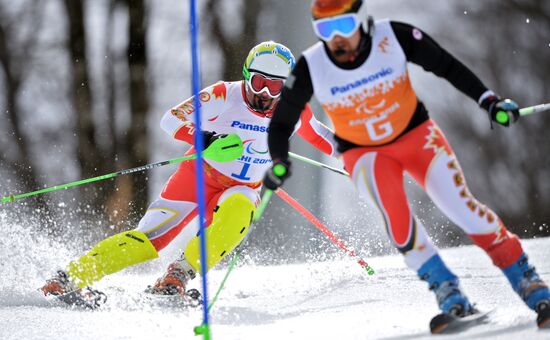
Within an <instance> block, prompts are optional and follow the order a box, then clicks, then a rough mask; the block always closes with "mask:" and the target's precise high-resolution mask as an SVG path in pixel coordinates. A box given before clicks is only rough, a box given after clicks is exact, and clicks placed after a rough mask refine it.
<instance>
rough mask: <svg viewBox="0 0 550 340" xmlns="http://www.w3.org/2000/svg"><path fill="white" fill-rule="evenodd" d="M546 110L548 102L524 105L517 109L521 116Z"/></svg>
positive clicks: (549, 108)
mask: <svg viewBox="0 0 550 340" xmlns="http://www.w3.org/2000/svg"><path fill="white" fill-rule="evenodd" d="M548 110H550V103H547V104H540V105H535V106H529V107H525V108H523V109H520V110H519V114H520V115H521V116H527V115H530V114H533V113H539V112H543V111H548Z"/></svg>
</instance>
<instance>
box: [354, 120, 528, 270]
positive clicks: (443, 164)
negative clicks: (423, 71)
mask: <svg viewBox="0 0 550 340" xmlns="http://www.w3.org/2000/svg"><path fill="white" fill-rule="evenodd" d="M343 159H344V163H345V167H346V169H347V170H348V171H350V172H351V178H352V180H353V183H354V184H355V187H356V188H357V190H358V191H359V194H360V195H361V196H362V197H363V198H365V199H366V200H367V201H368V202H369V203H370V204H371V205H372V206H374V207H376V208H377V209H378V210H379V211H380V212H381V214H382V217H383V220H384V222H385V226H386V230H387V232H388V235H389V237H390V239H391V241H392V243H393V244H394V245H395V247H396V248H397V249H398V250H399V251H400V252H401V253H403V255H404V256H405V262H406V263H407V265H408V266H409V267H411V268H412V269H414V270H417V269H418V268H420V267H421V266H422V264H424V263H425V262H426V261H427V260H428V259H429V258H430V257H432V256H433V255H434V254H435V253H436V252H437V250H436V248H435V246H434V245H433V244H432V242H431V241H430V239H429V237H428V236H427V234H426V231H425V229H424V226H423V225H422V224H421V223H420V221H419V220H418V219H417V218H416V217H415V216H414V215H413V214H412V212H411V210H410V207H409V203H408V201H407V197H406V194H405V189H404V184H403V174H404V173H405V171H406V172H407V173H408V174H409V175H411V176H412V177H413V178H414V180H415V181H416V182H417V183H418V185H420V186H421V187H422V188H423V189H424V191H425V192H426V193H427V194H428V196H430V198H431V199H432V201H433V202H434V203H435V204H436V205H437V206H438V207H439V209H441V211H443V213H445V214H446V215H447V216H448V217H449V219H451V221H452V222H454V223H455V224H456V225H458V226H459V227H460V228H461V229H462V230H464V232H466V233H467V234H468V236H469V237H470V238H471V239H472V241H473V242H474V243H475V244H477V245H478V246H480V247H481V248H483V249H484V250H485V251H486V252H487V253H488V254H489V256H490V257H491V259H492V260H493V263H494V264H495V265H496V266H498V267H499V268H506V267H508V266H509V265H511V264H512V263H513V262H514V261H516V260H517V259H518V258H519V256H520V255H521V253H522V248H521V244H520V242H519V240H518V238H517V236H516V235H514V234H512V233H510V232H508V231H507V230H506V228H505V226H504V224H503V223H502V221H501V220H500V218H499V217H498V216H497V215H496V214H495V213H494V212H493V211H492V210H491V209H489V208H488V207H486V206H485V205H483V204H481V203H480V202H479V201H477V200H476V199H475V198H474V197H473V195H472V193H471V192H470V190H469V189H468V186H467V185H466V180H465V178H464V175H463V172H462V169H461V168H460V164H459V163H458V160H457V159H456V157H455V154H454V152H453V150H452V149H451V147H450V145H449V143H448V142H447V139H446V138H445V136H444V135H443V132H442V131H441V130H440V129H439V127H438V126H437V125H436V123H435V122H434V121H432V120H428V121H426V122H424V123H422V124H421V125H420V126H418V127H416V128H414V129H413V130H411V131H409V132H408V133H407V134H405V135H403V136H401V137H400V138H399V139H397V140H396V141H394V142H392V143H390V144H387V145H382V146H376V147H360V148H354V149H351V150H348V151H346V152H345V153H344V154H343Z"/></svg>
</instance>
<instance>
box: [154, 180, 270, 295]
mask: <svg viewBox="0 0 550 340" xmlns="http://www.w3.org/2000/svg"><path fill="white" fill-rule="evenodd" d="M259 200H260V196H259V193H258V191H257V190H254V189H251V188H249V187H246V186H234V187H231V188H229V189H227V190H226V191H224V192H223V193H222V194H220V195H217V196H215V197H214V198H213V199H212V201H211V202H210V204H209V206H211V207H212V210H213V212H214V213H213V217H212V223H211V224H210V225H209V226H208V228H206V238H207V240H208V242H207V269H210V268H212V267H213V266H215V265H216V264H217V263H218V262H220V261H221V260H222V259H223V258H224V257H225V256H227V254H229V253H230V252H231V251H232V250H233V249H235V247H237V245H238V244H239V243H240V242H241V241H242V240H243V239H244V237H245V236H246V234H247V233H248V230H249V228H248V227H249V225H250V223H251V221H252V217H253V215H254V212H255V210H256V206H257V204H258V203H259ZM212 203H214V205H212ZM184 243H185V247H184V249H185V251H184V253H183V254H182V255H181V256H180V258H178V259H177V260H176V261H175V262H173V263H171V264H170V265H169V266H168V269H167V271H166V273H165V274H164V275H163V276H162V277H160V278H159V279H158V280H157V281H156V282H155V284H154V285H153V286H152V287H150V288H149V292H151V293H153V294H162V295H174V294H181V295H185V286H186V284H187V282H188V281H189V280H191V279H193V278H194V277H195V274H196V272H198V271H200V239H199V236H198V235H196V236H194V237H192V238H191V239H190V240H189V241H188V242H184Z"/></svg>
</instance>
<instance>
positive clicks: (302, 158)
mask: <svg viewBox="0 0 550 340" xmlns="http://www.w3.org/2000/svg"><path fill="white" fill-rule="evenodd" d="M288 155H289V156H290V157H292V158H295V159H298V160H301V161H302V162H305V163H308V164H311V165H315V166H318V167H320V168H324V169H328V170H330V171H334V172H336V173H338V174H340V175H344V176H349V173H348V172H347V171H345V170H340V169H337V168H334V167H331V166H329V165H326V164H323V163H321V162H317V161H314V160H313V159H309V158H307V157H304V156H300V155H297V154H295V153H293V152H289V153H288Z"/></svg>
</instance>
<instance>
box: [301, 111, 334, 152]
mask: <svg viewBox="0 0 550 340" xmlns="http://www.w3.org/2000/svg"><path fill="white" fill-rule="evenodd" d="M296 133H297V134H298V135H299V136H300V137H302V138H303V139H305V140H306V141H307V142H308V143H309V144H311V145H313V147H315V148H316V149H318V150H319V151H321V152H323V153H325V154H327V155H329V156H334V157H336V156H338V152H337V151H336V141H335V139H334V132H332V131H331V130H330V129H329V128H328V127H327V126H325V125H324V124H323V123H321V122H320V121H318V120H317V118H315V115H314V114H313V111H311V107H310V106H309V105H307V104H306V107H305V108H304V110H303V111H302V115H301V116H300V121H299V122H298V125H297V131H296Z"/></svg>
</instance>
